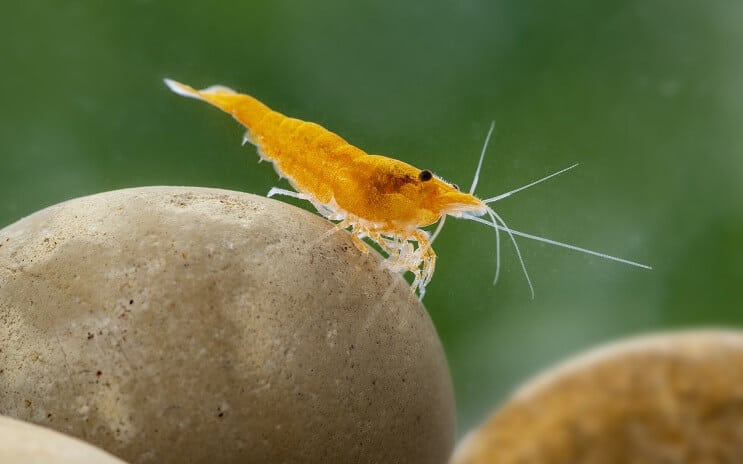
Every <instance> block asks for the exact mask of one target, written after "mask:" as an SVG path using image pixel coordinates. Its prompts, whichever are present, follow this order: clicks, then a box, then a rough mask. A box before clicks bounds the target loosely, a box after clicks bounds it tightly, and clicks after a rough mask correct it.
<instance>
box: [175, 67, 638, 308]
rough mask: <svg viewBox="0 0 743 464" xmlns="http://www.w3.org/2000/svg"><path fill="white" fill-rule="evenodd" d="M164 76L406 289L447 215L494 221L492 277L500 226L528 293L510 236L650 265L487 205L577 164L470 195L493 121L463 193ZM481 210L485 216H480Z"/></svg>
mask: <svg viewBox="0 0 743 464" xmlns="http://www.w3.org/2000/svg"><path fill="white" fill-rule="evenodd" d="M165 83H166V84H167V85H168V87H170V89H171V90H172V91H173V92H175V93H177V94H179V95H183V96H186V97H191V98H196V99H199V100H204V101H206V102H208V103H210V104H212V105H214V106H216V107H217V108H219V109H221V110H223V111H225V112H227V113H230V114H231V115H232V116H234V117H235V119H237V120H238V121H239V122H240V123H241V124H242V125H244V126H245V127H246V128H247V129H248V130H247V133H246V134H245V139H244V140H245V141H248V142H251V143H252V144H254V145H255V146H256V147H258V154H259V156H260V157H261V159H263V160H269V161H271V162H272V163H273V164H274V168H275V169H276V172H277V173H278V174H279V176H281V177H285V178H287V179H288V180H289V183H290V184H291V186H292V187H293V188H294V189H295V190H296V191H291V190H285V189H279V188H272V189H271V190H270V191H269V192H268V196H269V197H271V196H273V195H287V196H291V197H295V198H299V199H303V200H308V201H309V202H310V203H312V205H314V207H315V208H316V209H317V211H318V212H319V213H320V214H322V215H323V216H325V217H326V218H327V219H329V220H331V221H338V222H337V224H336V225H337V228H341V229H350V233H351V237H352V238H353V241H354V243H355V244H356V246H357V247H358V248H359V249H360V250H361V251H363V252H365V253H366V252H367V251H368V248H367V246H366V244H365V243H364V242H363V239H364V238H369V239H371V240H372V241H373V242H375V243H376V244H378V245H379V247H380V248H381V249H382V250H383V251H384V252H385V253H386V254H387V257H386V259H385V260H384V261H383V262H384V265H385V267H387V268H388V269H390V270H391V271H394V272H406V271H409V272H411V273H413V275H414V279H413V283H412V286H411V291H413V292H415V290H416V289H417V290H418V294H419V296H420V298H421V299H422V298H423V295H424V294H425V290H426V285H428V283H429V282H430V281H431V277H432V276H433V271H434V268H435V266H436V253H434V251H433V248H432V247H431V245H432V243H433V241H434V239H435V238H436V236H437V235H438V233H439V232H440V231H441V228H442V227H443V225H444V220H445V219H446V217H447V216H453V217H457V218H463V219H469V220H473V221H477V222H481V223H483V224H486V225H488V226H490V227H492V228H493V229H495V232H496V261H497V264H496V272H495V279H494V282H493V283H495V281H497V280H498V273H499V270H500V234H499V231H504V232H506V234H508V236H509V237H510V239H511V242H513V245H514V248H515V250H516V254H517V256H518V258H519V262H520V263H521V268H522V270H523V272H524V276H525V277H526V281H527V283H528V284H529V289H530V291H531V294H532V298H533V297H534V287H533V286H532V283H531V279H530V278H529V274H528V272H527V271H526V266H525V265H524V261H523V259H522V258H521V251H520V250H519V247H518V244H517V243H516V239H515V236H521V237H525V238H529V239H533V240H538V241H541V242H546V243H549V244H552V245H556V246H561V247H564V248H569V249H572V250H576V251H580V252H583V253H588V254H592V255H595V256H600V257H602V258H606V259H610V260H614V261H619V262H622V263H625V264H630V265H632V266H637V267H641V268H645V269H650V267H649V266H646V265H644V264H639V263H636V262H633V261H629V260H626V259H622V258H617V257H614V256H609V255H606V254H603V253H599V252H596V251H591V250H587V249H585V248H580V247H576V246H574V245H568V244H566V243H561V242H557V241H554V240H550V239H547V238H543V237H538V236H535V235H531V234H527V233H524V232H519V231H516V230H514V229H511V228H510V227H508V225H506V223H505V221H504V220H503V219H502V218H501V217H500V216H499V215H498V214H497V213H496V212H495V211H493V209H492V208H491V207H490V206H488V204H489V203H493V202H495V201H498V200H501V199H503V198H506V197H508V196H510V195H511V194H513V193H516V192H518V191H520V190H523V189H526V188H527V187H531V186H532V185H535V184H537V183H539V182H542V181H544V180H547V179H549V178H551V177H554V176H556V175H558V174H561V173H563V172H565V171H567V170H569V169H572V168H574V167H575V166H576V165H573V166H570V167H569V168H566V169H563V170H562V171H559V172H556V173H554V174H551V175H549V176H547V177H544V178H542V179H539V180H537V181H535V182H532V183H530V184H527V185H525V186H523V187H521V188H518V189H515V190H512V191H510V192H506V193H504V194H502V195H498V196H495V197H492V198H488V199H485V200H481V199H479V198H477V197H475V196H474V192H475V187H476V186H477V180H478V177H479V173H480V169H481V167H482V161H483V158H484V155H485V148H486V147H487V144H488V140H489V139H490V135H491V134H492V131H493V126H492V125H491V127H490V131H489V132H488V136H487V138H486V140H485V146H484V147H483V150H482V153H481V154H480V161H479V162H478V165H477V170H476V172H475V178H474V180H473V182H472V187H471V188H470V190H469V193H465V192H462V191H460V189H459V187H457V185H456V184H450V183H448V182H445V181H444V180H443V179H441V178H439V177H437V176H435V175H434V174H433V173H432V172H431V171H429V170H428V169H422V170H421V169H418V168H416V167H414V166H411V165H410V164H407V163H404V162H402V161H399V160H396V159H393V158H388V157H385V156H380V155H369V154H367V153H366V152H365V151H363V150H361V149H359V148H357V147H354V146H353V145H350V144H349V143H348V142H346V141H345V140H344V139H343V138H341V137H339V136H338V135H336V134H334V133H332V132H330V131H328V130H326V129H325V128H323V127H321V126H320V125H318V124H315V123H312V122H306V121H302V120H299V119H294V118H290V117H287V116H284V115H283V114H281V113H278V112H276V111H273V110H271V109H270V108H268V107H267V106H266V105H264V104H263V103H261V102H259V101H258V100H256V99H255V98H253V97H251V96H249V95H243V94H239V93H237V92H235V91H233V90H231V89H229V88H227V87H222V86H212V87H209V88H206V89H204V90H196V89H194V88H192V87H189V86H187V85H184V84H181V83H179V82H175V81H173V80H170V79H165ZM486 215H487V218H488V219H485V218H483V217H482V216H486ZM436 222H438V223H439V224H438V226H437V227H436V230H435V231H434V233H433V235H431V234H429V233H428V232H427V231H425V230H424V229H423V227H426V226H430V225H432V224H435V223H436Z"/></svg>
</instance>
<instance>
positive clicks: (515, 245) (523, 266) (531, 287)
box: [467, 207, 534, 300]
mask: <svg viewBox="0 0 743 464" xmlns="http://www.w3.org/2000/svg"><path fill="white" fill-rule="evenodd" d="M487 212H488V215H489V216H490V219H492V220H493V222H492V223H491V222H488V221H486V220H484V219H481V221H483V222H485V223H486V224H490V225H491V226H492V227H493V228H494V229H495V230H496V237H499V235H498V230H503V231H505V232H506V233H507V234H508V236H509V237H510V238H511V242H512V243H513V248H514V249H515V250H516V256H517V257H518V258H519V263H520V264H521V270H522V271H524V277H525V278H526V283H527V284H529V291H530V292H531V299H532V300H533V299H534V285H532V283H531V278H530V277H529V271H527V270H526V264H525V263H524V258H523V256H521V250H520V249H519V245H518V243H516V238H515V237H514V235H515V234H514V232H516V231H514V230H512V229H511V228H510V227H508V224H506V221H504V220H503V218H502V217H500V216H499V215H498V213H496V212H495V211H493V209H492V208H490V207H488V209H487ZM467 219H475V217H467ZM477 219H480V218H477ZM478 222H479V221H478ZM498 222H500V223H501V224H502V225H498ZM497 242H498V245H497V247H496V255H497V265H496V267H495V278H494V279H493V285H495V283H496V282H498V274H499V271H500V243H499V242H500V238H498V239H497Z"/></svg>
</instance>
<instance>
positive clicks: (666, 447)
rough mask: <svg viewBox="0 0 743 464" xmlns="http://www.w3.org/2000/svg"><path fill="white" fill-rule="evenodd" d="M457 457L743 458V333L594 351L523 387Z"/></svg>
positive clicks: (511, 460) (549, 463)
mask: <svg viewBox="0 0 743 464" xmlns="http://www.w3.org/2000/svg"><path fill="white" fill-rule="evenodd" d="M451 462H452V464H486V463H499V464H515V463H519V464H532V463H533V464H536V463H540V464H557V463H560V464H563V463H565V464H567V463H573V464H589V463H591V464H593V463H596V464H624V463H632V464H658V463H669V464H675V463H731V464H732V463H743V332H738V331H726V330H699V331H690V332H678V333H668V334H658V335H651V336H646V337H640V338H636V339H629V340H627V341H622V342H619V343H615V344H611V345H608V346H605V347H601V348H598V349H595V350H592V351H589V352H588V353H587V354H584V355H581V356H578V357H576V358H575V359H573V360H570V361H568V362H567V363H565V364H563V365H560V366H557V367H556V368H554V369H552V370H550V371H547V372H546V373H545V374H543V375H541V376H539V377H537V378H536V379H534V380H532V381H531V382H528V383H527V384H526V385H524V386H523V387H521V388H520V389H518V390H517V391H516V393H515V394H514V395H513V396H512V397H511V398H510V399H509V400H507V401H506V403H505V404H504V405H502V406H501V407H500V408H499V410H497V411H496V412H495V413H494V414H493V415H492V416H491V417H490V418H489V419H488V420H487V421H486V422H485V424H483V425H482V426H481V427H479V428H478V429H476V430H475V431H473V432H471V433H470V434H469V435H468V436H467V437H465V439H464V440H463V441H462V442H461V443H460V444H459V445H458V447H457V450H456V452H455V454H454V457H453V458H452V461H451Z"/></svg>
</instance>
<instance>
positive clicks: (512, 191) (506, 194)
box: [483, 163, 580, 203]
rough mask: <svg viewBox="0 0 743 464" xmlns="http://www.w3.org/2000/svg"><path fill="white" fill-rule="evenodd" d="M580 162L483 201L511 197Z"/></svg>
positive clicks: (487, 201)
mask: <svg viewBox="0 0 743 464" xmlns="http://www.w3.org/2000/svg"><path fill="white" fill-rule="evenodd" d="M578 164H580V163H575V164H574V165H572V166H570V167H567V168H565V169H563V170H561V171H557V172H553V173H552V174H550V175H549V176H545V177H542V178H541V179H538V180H535V181H534V182H531V183H529V184H526V185H524V186H522V187H519V188H517V189H514V190H511V191H510V192H506V193H501V194H500V195H496V196H494V197H491V198H488V199H487V200H483V203H493V202H496V201H498V200H502V199H504V198H507V197H510V196H511V195H513V194H514V193H516V192H520V191H522V190H526V189H528V188H529V187H533V186H534V185H537V184H538V183H540V182H544V181H545V180H547V179H551V178H553V177H555V176H559V175H560V174H562V173H563V172H567V171H570V170H571V169H573V168H574V167H576V166H578Z"/></svg>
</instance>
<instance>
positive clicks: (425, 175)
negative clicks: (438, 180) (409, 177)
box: [418, 169, 433, 182]
mask: <svg viewBox="0 0 743 464" xmlns="http://www.w3.org/2000/svg"><path fill="white" fill-rule="evenodd" d="M418 179H420V180H421V181H422V182H427V181H429V180H431V179H433V173H432V172H431V171H429V170H428V169H424V170H422V171H421V172H420V174H418Z"/></svg>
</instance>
